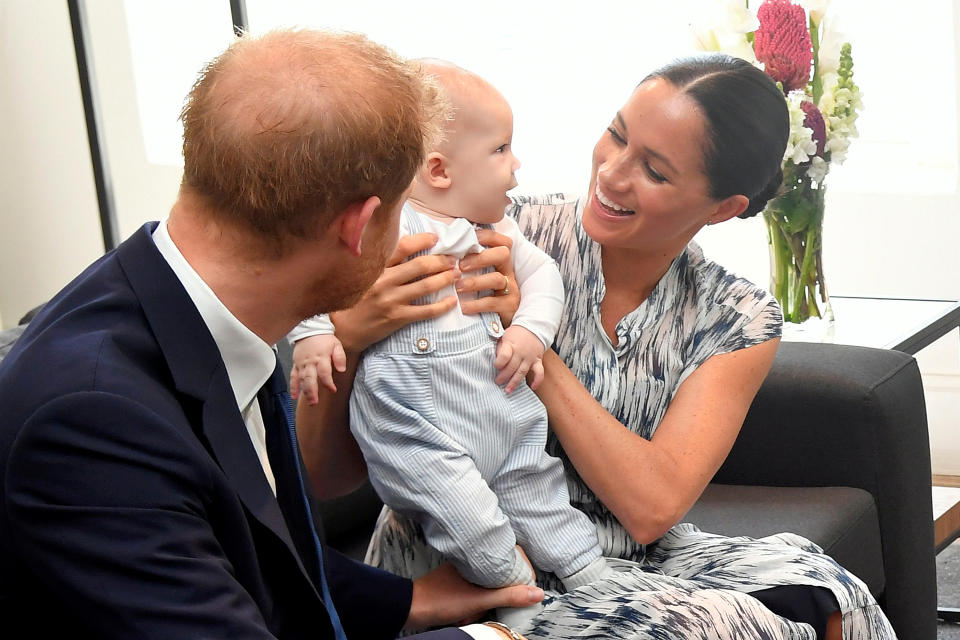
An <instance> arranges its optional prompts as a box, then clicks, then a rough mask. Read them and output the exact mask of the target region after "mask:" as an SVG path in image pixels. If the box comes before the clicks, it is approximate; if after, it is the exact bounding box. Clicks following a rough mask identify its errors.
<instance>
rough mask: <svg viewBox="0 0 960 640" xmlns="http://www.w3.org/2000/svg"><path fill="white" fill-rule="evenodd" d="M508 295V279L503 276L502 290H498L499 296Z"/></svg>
mask: <svg viewBox="0 0 960 640" xmlns="http://www.w3.org/2000/svg"><path fill="white" fill-rule="evenodd" d="M509 293H510V278H508V277H507V276H503V289H501V290H500V295H504V296H505V295H509Z"/></svg>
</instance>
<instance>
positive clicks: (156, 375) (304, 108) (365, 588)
mask: <svg viewBox="0 0 960 640" xmlns="http://www.w3.org/2000/svg"><path fill="white" fill-rule="evenodd" d="M442 111H443V106H442V104H441V102H440V101H439V99H438V98H437V96H436V93H435V90H434V89H432V87H431V85H430V84H429V83H428V82H425V81H424V80H423V78H422V76H421V75H420V73H419V71H418V70H417V69H416V68H413V67H410V66H408V65H407V64H406V63H405V62H403V61H401V60H399V59H397V58H396V57H395V56H393V55H392V54H391V53H390V52H388V51H386V50H384V49H382V48H381V47H379V46H378V45H375V44H373V43H371V42H369V41H368V40H366V39H364V38H362V37H360V36H348V35H334V34H325V33H317V32H310V31H279V32H273V33H270V34H267V35H266V36H263V37H260V38H241V39H240V40H238V41H237V42H236V43H234V44H233V45H232V46H231V47H230V48H229V49H228V50H227V51H226V52H225V53H224V54H222V55H221V56H220V57H218V58H217V59H216V60H214V61H213V62H212V63H211V64H210V65H209V66H208V67H207V68H206V69H205V70H204V72H203V74H202V75H201V77H200V79H199V80H198V82H197V84H196V85H195V86H194V88H193V90H192V91H191V93H190V96H189V97H188V101H187V106H186V107H185V108H184V112H183V114H182V117H183V122H184V161H185V170H184V178H183V183H182V186H181V190H180V193H179V195H178V198H177V200H176V202H175V204H174V205H173V208H172V210H171V212H170V215H169V217H168V219H167V220H165V221H163V222H161V223H159V224H157V223H149V224H147V225H145V226H144V227H143V228H141V229H140V230H139V231H138V232H136V233H135V234H134V235H133V236H132V237H131V238H130V239H129V240H127V241H126V242H124V243H123V244H122V245H121V246H120V247H119V248H118V249H117V250H116V251H113V252H110V253H108V254H107V255H106V256H104V257H103V258H101V259H100V260H98V261H97V262H96V263H94V264H93V265H91V266H90V267H88V268H87V269H86V270H85V271H84V272H83V273H82V274H81V275H80V276H78V278H77V279H76V280H74V281H73V282H72V283H70V284H69V285H68V286H67V287H66V288H65V289H64V290H63V291H61V292H60V293H59V294H58V295H57V296H56V297H55V298H54V299H53V300H52V301H51V302H50V303H48V304H47V305H46V307H45V308H44V310H43V311H42V312H41V314H40V315H38V316H37V317H36V318H35V319H34V320H33V322H31V324H30V326H29V328H28V329H27V331H26V332H25V333H24V334H23V336H22V337H21V339H20V341H19V342H18V343H17V344H16V346H15V347H14V349H13V350H12V351H11V352H10V354H9V355H8V356H7V357H6V358H5V359H4V360H3V361H2V365H0V471H2V474H0V489H2V493H0V499H2V501H3V504H2V507H3V508H2V510H0V620H2V621H3V625H4V626H5V627H6V628H8V629H19V630H30V635H31V636H32V637H72V638H124V639H128V638H147V637H149V638H177V639H185V638H344V637H347V638H354V639H358V638H360V639H367V638H391V637H394V636H395V635H396V634H397V633H398V631H400V629H401V628H403V627H407V628H413V629H417V628H427V627H432V626H436V625H439V624H444V623H449V622H452V621H455V620H462V619H468V618H470V617H472V616H475V615H477V614H479V613H480V612H481V611H483V610H486V609H489V608H493V607H499V606H525V605H528V604H531V603H532V602H534V601H536V600H539V599H540V597H542V592H539V591H538V590H535V589H530V588H528V587H511V588H507V589H502V590H485V589H481V588H479V587H474V586H472V585H469V584H467V583H465V582H463V581H462V580H460V579H459V578H458V577H457V575H456V572H455V571H453V570H452V569H451V568H449V567H443V568H441V569H439V570H437V571H436V572H433V573H432V574H428V575H427V576H425V577H424V578H422V579H420V580H418V581H416V582H414V583H412V582H410V581H408V580H405V579H401V578H398V577H396V576H391V575H389V574H386V573H384V572H381V571H378V570H376V569H373V568H370V567H366V566H363V565H360V564H357V563H354V562H353V561H351V560H348V559H346V558H344V557H343V556H340V555H339V554H337V553H336V552H334V551H331V550H329V549H325V548H322V547H320V546H319V545H317V544H315V543H314V542H313V541H314V539H315V537H314V535H313V532H312V530H311V527H310V526H309V525H305V523H309V512H308V511H307V510H306V509H305V508H304V511H303V513H304V514H306V515H305V516H304V517H303V518H302V519H301V520H300V521H297V520H296V518H292V517H291V516H290V513H291V512H292V511H295V510H296V509H297V508H299V507H297V504H299V505H300V507H303V503H302V502H300V503H297V502H296V500H294V501H293V503H292V504H294V506H293V507H289V506H288V505H289V504H291V502H290V500H289V498H290V496H291V495H292V494H291V493H290V492H289V491H284V490H283V489H285V488H288V487H290V486H291V485H290V482H289V478H291V477H294V478H295V477H296V475H295V474H296V471H295V467H296V464H295V462H294V463H293V464H288V465H287V466H286V467H284V468H283V469H286V470H287V471H289V468H293V469H294V471H293V474H294V475H288V474H286V471H283V470H282V469H281V465H282V463H281V462H279V461H280V460H281V458H280V457H277V456H278V455H279V454H277V451H278V448H277V447H278V446H279V445H276V444H275V443H276V442H277V438H278V437H279V436H278V435H276V434H277V433H278V432H277V431H276V430H271V429H270V426H269V425H271V424H274V423H275V422H276V415H277V411H276V408H275V407H271V404H270V402H271V401H270V400H268V399H267V398H268V395H267V392H266V391H265V389H266V388H267V387H269V384H267V383H268V381H274V382H275V380H276V374H275V373H274V371H275V367H276V358H275V355H274V352H273V350H272V348H271V346H270V345H273V344H274V343H276V342H277V341H278V340H281V339H282V338H283V337H284V336H285V335H286V334H287V332H288V331H289V330H290V329H291V328H293V326H294V325H296V324H297V322H298V321H300V320H301V319H302V318H305V317H309V316H312V315H314V314H315V313H319V312H328V311H332V310H335V309H338V308H342V307H344V306H348V305H350V304H352V303H353V302H354V301H356V300H357V299H358V298H359V296H360V295H362V294H363V292H364V291H365V290H366V289H367V288H368V287H369V286H370V285H371V284H372V283H373V281H374V280H375V279H376V278H377V277H378V276H379V275H380V273H381V272H382V270H383V267H384V264H385V262H386V259H387V257H388V256H389V255H390V254H391V253H392V252H393V250H394V247H395V245H396V240H397V222H398V216H399V211H400V206H401V204H402V202H403V200H404V198H405V197H406V194H407V193H408V191H409V186H410V183H411V180H412V178H413V175H414V172H415V170H416V168H417V167H418V165H419V164H420V163H421V161H422V159H423V155H424V148H425V144H428V143H429V139H430V136H431V135H433V133H434V132H435V130H436V128H437V118H439V117H442ZM277 397H280V396H279V395H277ZM271 412H274V413H271ZM271 416H273V417H271ZM284 437H287V438H288V440H287V441H288V442H291V439H290V436H284ZM272 443H274V444H272ZM292 444H293V442H291V445H292ZM343 446H344V451H343V455H345V456H348V455H354V452H353V451H351V450H349V446H350V445H349V443H346V444H344V445H343ZM291 450H295V447H294V448H293V449H291ZM331 457H332V458H336V455H335V454H331ZM288 458H289V459H290V460H291V461H294V460H295V458H296V456H295V455H293V454H291V455H289V456H288ZM330 473H331V476H333V475H335V469H334V470H332V471H331V472H330ZM285 478H286V479H287V480H286V484H284V482H285V481H284V479H285ZM327 480H328V479H326V478H314V481H315V483H316V484H318V485H321V486H323V485H324V483H325V482H327ZM329 480H330V482H331V485H332V484H333V483H334V481H335V478H333V477H332V478H331V479H329ZM296 497H297V498H302V495H301V494H300V493H297V496H296ZM278 498H279V500H278ZM284 498H287V499H288V500H287V502H286V503H285V502H284ZM476 627H477V625H472V626H471V627H466V628H465V630H459V629H444V630H439V631H433V632H430V633H428V634H424V637H426V636H429V637H436V638H451V639H452V638H468V637H475V638H480V637H507V636H508V634H506V633H503V632H502V631H500V630H495V629H492V628H489V627H484V628H482V629H477V628H476ZM21 632H22V631H21ZM483 634H494V635H492V636H484V635H483Z"/></svg>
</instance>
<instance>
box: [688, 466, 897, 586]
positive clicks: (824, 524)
mask: <svg viewBox="0 0 960 640" xmlns="http://www.w3.org/2000/svg"><path fill="white" fill-rule="evenodd" d="M683 521H684V522H691V523H693V524H695V525H697V526H698V527H700V529H702V530H703V531H709V532H711V533H719V534H721V535H725V536H749V537H751V538H762V537H765V536H769V535H773V534H777V533H783V532H785V531H789V532H791V533H796V534H798V535H801V536H803V537H804V538H807V539H808V540H811V541H813V542H815V543H816V544H817V545H819V546H820V547H821V548H822V549H823V550H824V553H826V554H827V555H829V556H830V557H831V558H833V559H834V560H836V561H837V562H839V563H840V564H841V565H842V566H843V567H845V568H846V569H848V570H849V571H850V572H852V573H853V574H854V575H856V576H857V577H858V578H860V579H861V580H863V581H864V583H866V585H867V587H868V588H869V589H870V592H871V593H873V594H874V595H879V594H880V593H882V592H883V589H884V582H885V580H884V575H883V554H882V549H881V546H880V525H879V520H878V518H877V507H876V504H875V503H874V500H873V496H871V495H870V493H868V492H867V491H864V490H863V489H854V488H851V487H757V486H744V485H724V484H711V485H709V486H708V487H707V489H706V491H704V493H703V495H702V496H701V497H700V500H699V501H698V502H697V503H696V504H695V505H694V506H693V508H692V509H691V510H690V512H689V513H687V515H686V516H684V518H683Z"/></svg>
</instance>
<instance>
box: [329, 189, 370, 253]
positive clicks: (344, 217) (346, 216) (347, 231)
mask: <svg viewBox="0 0 960 640" xmlns="http://www.w3.org/2000/svg"><path fill="white" fill-rule="evenodd" d="M379 207H380V198H378V197H377V196H370V197H369V198H367V199H366V200H360V201H357V202H354V203H353V204H351V205H350V206H348V207H347V208H346V209H344V210H343V213H341V214H340V219H339V221H338V224H339V225H340V241H341V242H342V243H343V244H345V245H346V246H347V250H348V251H349V252H350V253H351V254H352V255H355V256H359V255H360V241H361V240H362V239H363V232H364V230H365V229H366V228H367V225H368V224H369V223H370V219H371V218H372V217H373V212H374V211H376V210H377V209H378V208H379Z"/></svg>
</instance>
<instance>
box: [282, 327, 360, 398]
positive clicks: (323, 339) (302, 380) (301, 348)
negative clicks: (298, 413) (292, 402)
mask: <svg viewBox="0 0 960 640" xmlns="http://www.w3.org/2000/svg"><path fill="white" fill-rule="evenodd" d="M333 369H336V370H337V371H339V372H340V373H343V372H344V371H346V370H347V354H346V353H344V351H343V345H342V344H340V340H339V339H338V338H337V336H335V335H333V334H332V333H325V334H320V335H316V336H308V337H306V338H303V339H301V340H297V342H296V343H295V344H294V345H293V368H292V371H290V395H291V396H293V397H294V398H297V397H299V396H300V395H301V394H303V397H304V398H305V399H306V401H307V404H317V402H318V401H319V400H320V398H319V396H318V393H317V392H318V390H319V387H318V386H317V385H318V384H322V385H323V386H325V387H326V388H327V389H330V391H333V392H334V393H336V391H337V385H335V384H334V383H333Z"/></svg>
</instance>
